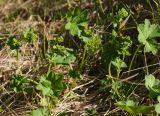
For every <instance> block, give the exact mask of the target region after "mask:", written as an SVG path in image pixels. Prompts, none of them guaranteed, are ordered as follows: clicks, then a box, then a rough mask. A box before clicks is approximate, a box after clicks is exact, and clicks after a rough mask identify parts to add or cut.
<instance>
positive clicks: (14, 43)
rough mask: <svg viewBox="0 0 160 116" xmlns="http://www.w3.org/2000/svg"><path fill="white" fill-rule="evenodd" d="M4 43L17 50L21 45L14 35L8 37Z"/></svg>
mask: <svg viewBox="0 0 160 116" xmlns="http://www.w3.org/2000/svg"><path fill="white" fill-rule="evenodd" d="M6 44H7V45H8V46H9V47H10V49H11V50H18V49H19V48H20V46H21V43H20V42H19V41H18V39H17V38H16V37H15V36H11V37H9V38H8V40H7V42H6Z"/></svg>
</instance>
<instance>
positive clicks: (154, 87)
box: [145, 74, 160, 97]
mask: <svg viewBox="0 0 160 116" xmlns="http://www.w3.org/2000/svg"><path fill="white" fill-rule="evenodd" d="M145 86H146V88H147V89H148V90H149V93H150V95H151V96H152V97H158V96H160V80H159V79H155V77H154V75H152V74H150V75H146V76H145Z"/></svg>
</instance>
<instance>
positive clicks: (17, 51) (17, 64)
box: [16, 49, 19, 68]
mask: <svg viewBox="0 0 160 116" xmlns="http://www.w3.org/2000/svg"><path fill="white" fill-rule="evenodd" d="M16 52H17V67H18V68H19V52H18V49H17V50H16Z"/></svg>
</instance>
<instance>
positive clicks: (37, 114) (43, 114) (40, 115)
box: [30, 107, 49, 116]
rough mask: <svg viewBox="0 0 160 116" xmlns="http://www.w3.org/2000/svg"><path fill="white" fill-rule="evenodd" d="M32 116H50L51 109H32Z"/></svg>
mask: <svg viewBox="0 0 160 116" xmlns="http://www.w3.org/2000/svg"><path fill="white" fill-rule="evenodd" d="M30 116H49V110H48V108H45V107H44V108H38V109H35V110H32V112H31V113H30Z"/></svg>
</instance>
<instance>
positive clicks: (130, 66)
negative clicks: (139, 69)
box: [128, 44, 142, 75]
mask: <svg viewBox="0 0 160 116" xmlns="http://www.w3.org/2000/svg"><path fill="white" fill-rule="evenodd" d="M141 46H142V44H140V45H139V46H138V48H137V49H136V51H135V52H134V55H133V57H132V60H131V63H130V65H129V69H128V70H129V72H128V75H129V74H130V71H131V68H132V64H133V61H134V59H135V57H136V54H137V52H138V51H139V49H140V47H141Z"/></svg>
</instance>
